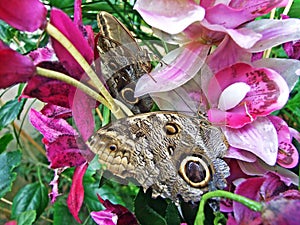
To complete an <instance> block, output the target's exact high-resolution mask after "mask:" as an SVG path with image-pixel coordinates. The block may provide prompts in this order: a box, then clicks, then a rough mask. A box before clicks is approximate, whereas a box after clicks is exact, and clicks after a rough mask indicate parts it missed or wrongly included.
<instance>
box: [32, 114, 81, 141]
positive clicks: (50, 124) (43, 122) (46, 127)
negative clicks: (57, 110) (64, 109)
mask: <svg viewBox="0 0 300 225" xmlns="http://www.w3.org/2000/svg"><path fill="white" fill-rule="evenodd" d="M29 120H30V122H31V124H32V125H33V126H34V127H35V128H36V129H37V130H38V131H39V132H40V133H41V134H42V135H43V136H44V138H46V139H47V140H48V141H49V142H53V141H55V140H56V139H57V138H58V137H59V136H61V135H69V136H77V135H78V133H77V132H76V130H74V128H73V127H72V126H70V125H69V124H68V123H67V121H65V120H63V119H53V118H49V117H47V116H45V115H43V114H41V113H40V112H38V111H36V110H34V109H31V111H30V113H29Z"/></svg>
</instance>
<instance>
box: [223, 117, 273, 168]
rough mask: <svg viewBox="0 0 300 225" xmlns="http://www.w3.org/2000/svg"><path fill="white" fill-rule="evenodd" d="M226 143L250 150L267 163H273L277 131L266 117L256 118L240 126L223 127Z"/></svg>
mask: <svg viewBox="0 0 300 225" xmlns="http://www.w3.org/2000/svg"><path fill="white" fill-rule="evenodd" d="M224 134H225V136H226V139H227V141H228V143H229V144H230V145H231V146H232V147H235V148H238V149H244V150H247V151H250V152H252V153H253V154H255V155H256V156H258V157H259V158H261V159H262V160H263V161H265V162H266V163H267V164H269V165H275V163H276V159H277V151H278V139H277V133H276V130H275V128H274V126H273V124H272V123H271V122H270V120H269V119H268V118H264V117H260V118H257V119H256V120H255V121H254V122H253V123H251V124H247V125H245V126H244V127H242V128H239V129H233V128H228V127H226V128H224Z"/></svg>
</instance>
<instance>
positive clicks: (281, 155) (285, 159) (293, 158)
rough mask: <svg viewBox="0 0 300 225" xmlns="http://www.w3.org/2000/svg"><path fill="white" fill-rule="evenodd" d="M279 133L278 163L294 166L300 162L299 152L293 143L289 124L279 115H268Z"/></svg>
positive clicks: (288, 166)
mask: <svg viewBox="0 0 300 225" xmlns="http://www.w3.org/2000/svg"><path fill="white" fill-rule="evenodd" d="M268 118H269V120H270V121H271V122H272V123H273V125H274V127H275V128H276V130H277V134H278V143H279V151H278V157H277V163H278V164H279V165H281V166H283V167H285V168H293V167H295V166H296V165H297V164H298V161H299V153H298V151H297V149H296V148H295V146H294V145H293V144H292V143H291V142H292V138H291V135H290V130H289V127H288V125H287V124H286V122H285V121H284V120H282V119H281V118H279V117H277V116H268Z"/></svg>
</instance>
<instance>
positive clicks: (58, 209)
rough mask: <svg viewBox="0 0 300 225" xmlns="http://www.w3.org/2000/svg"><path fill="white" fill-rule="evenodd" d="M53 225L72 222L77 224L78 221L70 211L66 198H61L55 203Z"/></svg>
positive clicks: (73, 224) (74, 224)
mask: <svg viewBox="0 0 300 225" xmlns="http://www.w3.org/2000/svg"><path fill="white" fill-rule="evenodd" d="M53 208H54V214H53V225H62V224H72V225H77V224H80V223H78V222H77V221H76V220H75V219H74V217H73V216H72V215H71V213H70V212H69V209H68V206H67V205H66V199H65V198H59V200H58V201H56V202H55V203H54V205H53Z"/></svg>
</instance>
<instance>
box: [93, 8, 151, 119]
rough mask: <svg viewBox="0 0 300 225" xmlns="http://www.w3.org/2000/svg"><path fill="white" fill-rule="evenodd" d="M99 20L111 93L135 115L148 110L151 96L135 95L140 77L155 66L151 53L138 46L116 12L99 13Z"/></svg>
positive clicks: (100, 45) (104, 70) (101, 49)
mask: <svg viewBox="0 0 300 225" xmlns="http://www.w3.org/2000/svg"><path fill="white" fill-rule="evenodd" d="M97 21H98V27H99V30H100V31H99V34H98V40H97V47H98V51H99V53H100V58H101V70H102V74H103V76H104V78H105V80H106V83H107V85H108V87H109V90H110V92H111V95H112V96H113V97H114V98H117V99H119V100H121V101H122V102H123V103H125V105H126V106H127V107H129V108H130V109H131V110H132V111H133V112H134V113H135V114H137V113H141V112H149V111H150V109H151V107H152V105H153V101H152V99H151V98H150V96H145V97H143V98H135V97H134V89H135V85H136V82H137V80H138V79H139V78H140V77H141V76H142V75H144V74H145V73H149V72H150V71H151V69H152V66H151V63H150V59H149V57H148V52H147V51H145V50H142V49H141V48H140V47H139V45H138V44H137V43H136V41H135V40H134V38H133V37H132V35H131V34H130V31H129V30H128V29H127V28H126V27H125V26H124V24H122V23H121V22H120V21H119V20H118V19H117V18H115V17H114V16H113V15H111V14H109V13H107V12H99V14H98V16H97Z"/></svg>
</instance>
